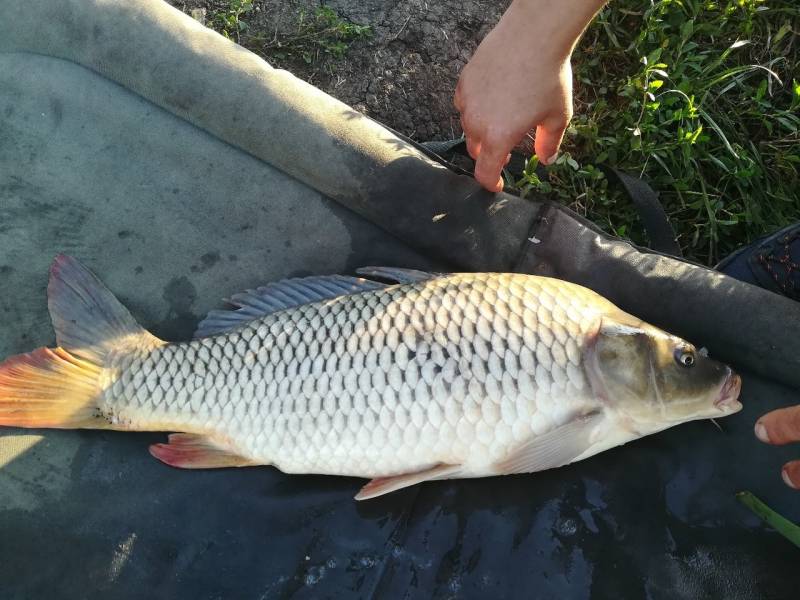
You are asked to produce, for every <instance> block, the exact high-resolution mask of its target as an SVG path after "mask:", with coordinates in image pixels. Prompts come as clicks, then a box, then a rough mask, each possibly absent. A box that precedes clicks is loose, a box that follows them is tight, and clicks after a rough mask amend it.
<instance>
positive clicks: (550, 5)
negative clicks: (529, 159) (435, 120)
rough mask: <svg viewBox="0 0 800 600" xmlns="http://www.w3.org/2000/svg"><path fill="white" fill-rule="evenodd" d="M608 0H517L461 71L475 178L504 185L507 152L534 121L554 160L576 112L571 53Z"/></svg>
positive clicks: (543, 151)
mask: <svg viewBox="0 0 800 600" xmlns="http://www.w3.org/2000/svg"><path fill="white" fill-rule="evenodd" d="M603 4H605V1H604V0H561V1H560V2H549V1H548V0H514V2H512V4H511V6H510V7H509V8H508V10H507V11H506V13H505V14H504V15H503V18H502V19H501V20H500V22H499V23H498V24H497V26H496V27H495V28H494V29H493V30H492V31H491V32H490V33H489V35H487V36H486V37H485V38H484V40H483V41H482V42H481V44H480V46H478V49H477V50H476V51H475V54H474V56H473V57H472V59H471V60H470V61H469V63H467V65H466V66H465V67H464V69H463V70H462V72H461V76H460V78H459V80H458V85H457V86H456V91H455V96H454V98H453V103H454V104H455V107H456V109H457V110H458V111H459V112H460V113H461V126H462V129H463V130H464V135H465V137H466V142H467V151H468V152H469V154H470V156H472V158H473V159H474V160H475V161H476V162H475V179H476V180H477V181H478V182H479V183H480V184H481V185H482V186H483V187H485V188H486V189H488V190H489V191H493V192H499V191H500V190H502V189H503V180H502V178H501V177H500V173H501V171H502V169H503V167H504V166H505V164H506V163H507V162H508V159H509V157H510V155H509V152H510V151H511V149H512V148H513V147H514V146H515V145H516V144H518V143H519V142H520V141H521V140H522V139H523V137H524V136H525V134H526V133H528V132H529V131H532V130H534V129H535V131H536V133H535V151H536V154H537V156H538V157H539V160H540V162H541V163H543V164H545V165H547V164H551V163H552V162H553V161H555V159H556V157H557V155H558V148H559V146H560V144H561V140H562V138H563V136H564V131H565V130H566V128H567V125H568V124H569V121H570V119H571V118H572V68H571V66H570V55H571V54H572V49H573V48H574V46H575V43H576V42H577V40H578V38H579V36H580V34H581V32H582V31H583V29H584V28H585V27H586V25H587V24H588V23H589V22H590V21H591V19H592V17H593V16H594V14H595V13H596V11H597V10H598V9H599V8H600V7H602V5H603Z"/></svg>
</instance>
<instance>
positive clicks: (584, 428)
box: [495, 412, 604, 475]
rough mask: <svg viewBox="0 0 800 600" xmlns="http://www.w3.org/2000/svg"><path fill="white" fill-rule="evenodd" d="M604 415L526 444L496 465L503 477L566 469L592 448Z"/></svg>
mask: <svg viewBox="0 0 800 600" xmlns="http://www.w3.org/2000/svg"><path fill="white" fill-rule="evenodd" d="M603 419H604V415H603V413H602V412H594V413H589V414H588V415H584V416H580V417H577V418H575V419H573V420H572V421H570V422H569V423H565V424H564V425H562V426H561V427H557V428H556V429H553V430H552V431H548V432H547V433H545V434H543V435H537V436H536V437H534V438H532V439H531V440H529V441H527V442H525V443H523V444H522V445H521V446H519V447H518V448H517V449H516V450H514V452H512V453H511V455H510V456H508V458H506V459H505V460H503V461H502V462H499V463H497V464H496V465H495V469H496V470H497V473H498V474H500V475H511V474H513V473H533V472H536V471H544V470H545V469H554V468H556V467H562V466H564V465H566V464H569V463H570V462H572V461H573V460H575V459H576V458H577V457H578V456H580V455H581V454H583V453H584V452H585V451H586V450H587V449H588V448H589V447H591V445H592V443H593V442H592V439H591V438H592V431H594V429H595V428H596V427H597V426H598V425H599V424H600V423H601V422H602V421H603Z"/></svg>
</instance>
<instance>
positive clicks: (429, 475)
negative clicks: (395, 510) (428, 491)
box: [355, 464, 461, 500]
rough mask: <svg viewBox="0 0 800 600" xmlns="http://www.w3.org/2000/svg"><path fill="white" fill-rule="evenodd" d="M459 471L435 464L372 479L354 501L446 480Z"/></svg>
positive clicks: (456, 468) (455, 467)
mask: <svg viewBox="0 0 800 600" xmlns="http://www.w3.org/2000/svg"><path fill="white" fill-rule="evenodd" d="M459 471H461V465H448V464H437V465H435V466H433V467H431V468H430V469H425V470H422V471H415V472H413V473H403V474H401V475H393V476H392V477H377V478H375V479H372V480H371V481H370V482H369V483H368V484H367V485H365V486H364V487H362V488H361V490H360V491H359V492H358V494H356V496H355V499H356V500H369V499H370V498H376V497H378V496H383V495H384V494H388V493H390V492H394V491H397V490H400V489H403V488H406V487H411V486H412V485H416V484H418V483H422V482H423V481H431V480H433V479H448V478H451V477H454V476H456V475H457V474H458V472H459Z"/></svg>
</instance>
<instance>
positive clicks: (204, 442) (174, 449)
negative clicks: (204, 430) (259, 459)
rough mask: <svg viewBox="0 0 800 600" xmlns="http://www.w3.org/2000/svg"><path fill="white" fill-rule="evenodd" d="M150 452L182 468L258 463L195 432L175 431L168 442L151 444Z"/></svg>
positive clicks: (242, 465)
mask: <svg viewBox="0 0 800 600" xmlns="http://www.w3.org/2000/svg"><path fill="white" fill-rule="evenodd" d="M150 454H152V455H153V456H155V457H156V458H157V459H158V460H160V461H161V462H163V463H166V464H168V465H170V466H171V467H178V468H180V469H223V468H225V467H247V466H252V465H255V464H258V463H255V462H253V461H252V460H250V459H248V458H245V457H243V456H240V455H238V454H235V453H234V452H232V451H231V450H229V449H228V448H225V447H223V446H221V445H220V444H218V443H215V442H214V440H213V439H211V438H210V437H208V436H205V435H198V434H194V433H173V434H171V435H170V436H169V443H168V444H153V445H152V446H150Z"/></svg>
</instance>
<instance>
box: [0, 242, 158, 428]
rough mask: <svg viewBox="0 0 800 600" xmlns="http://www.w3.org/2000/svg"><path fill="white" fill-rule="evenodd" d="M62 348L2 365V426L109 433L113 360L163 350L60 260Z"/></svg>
mask: <svg viewBox="0 0 800 600" xmlns="http://www.w3.org/2000/svg"><path fill="white" fill-rule="evenodd" d="M47 293H48V307H49V309H50V318H51V320H52V322H53V327H54V329H55V333H56V342H57V345H58V347H56V348H54V349H50V348H38V349H36V350H34V351H33V352H29V353H27V354H20V355H17V356H12V357H11V358H8V359H7V360H6V361H4V362H3V363H0V425H10V426H16V427H52V428H64V429H72V428H92V429H106V428H111V424H110V422H109V420H108V419H107V418H106V417H105V416H104V414H103V412H102V411H101V410H100V407H99V406H98V400H99V399H100V398H101V396H102V395H103V392H104V389H103V385H104V381H108V380H109V378H108V377H104V376H103V374H104V372H105V369H106V367H108V366H109V365H108V362H109V359H110V354H111V353H112V352H113V353H125V352H128V351H134V350H136V351H142V350H145V351H146V350H148V349H153V348H155V347H157V346H160V345H162V344H163V343H164V342H162V341H161V340H159V339H158V338H156V337H155V336H153V335H151V334H150V333H148V332H147V331H146V330H145V329H144V328H143V327H141V326H140V325H139V324H138V323H137V322H136V321H135V320H134V318H133V317H132V316H131V315H130V313H129V312H128V311H127V309H125V307H124V306H122V304H120V302H119V301H118V300H117V299H116V298H115V297H114V295H113V294H112V293H111V292H110V291H109V290H108V289H107V288H106V287H105V286H104V285H103V284H102V283H101V282H100V280H98V279H97V277H95V276H94V275H93V274H92V273H91V272H90V271H89V270H88V269H86V268H85V267H84V266H82V265H81V264H80V263H79V262H78V261H76V260H75V259H73V258H70V257H68V256H64V255H59V256H58V257H56V259H55V261H54V262H53V266H52V267H51V269H50V282H49V285H48V288H47Z"/></svg>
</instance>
